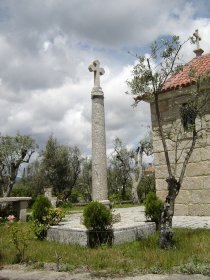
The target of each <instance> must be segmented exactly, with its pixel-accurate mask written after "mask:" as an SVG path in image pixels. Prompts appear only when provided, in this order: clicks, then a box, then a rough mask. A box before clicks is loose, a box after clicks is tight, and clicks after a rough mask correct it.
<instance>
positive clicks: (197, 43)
mask: <svg viewBox="0 0 210 280" xmlns="http://www.w3.org/2000/svg"><path fill="white" fill-rule="evenodd" d="M193 36H194V37H195V39H194V38H193V43H194V44H196V48H197V50H198V49H200V46H199V41H200V40H201V37H200V36H199V34H198V29H196V30H195V32H194V33H193Z"/></svg>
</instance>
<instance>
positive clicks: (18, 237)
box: [11, 222, 31, 263]
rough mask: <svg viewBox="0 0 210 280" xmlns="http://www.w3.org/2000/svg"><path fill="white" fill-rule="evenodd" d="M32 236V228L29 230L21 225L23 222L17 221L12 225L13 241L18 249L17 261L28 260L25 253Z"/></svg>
mask: <svg viewBox="0 0 210 280" xmlns="http://www.w3.org/2000/svg"><path fill="white" fill-rule="evenodd" d="M30 237H31V230H30V228H27V230H26V229H25V228H23V227H21V222H18V223H16V224H15V225H13V226H12V227H11V242H12V243H13V245H14V246H15V249H16V259H15V261H16V262H17V263H20V262H24V261H25V260H26V258H25V253H26V250H27V248H28V245H29V240H30Z"/></svg>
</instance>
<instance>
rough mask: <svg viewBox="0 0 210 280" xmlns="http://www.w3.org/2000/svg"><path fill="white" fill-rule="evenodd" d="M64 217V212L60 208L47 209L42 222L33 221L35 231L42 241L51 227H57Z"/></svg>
mask: <svg viewBox="0 0 210 280" xmlns="http://www.w3.org/2000/svg"><path fill="white" fill-rule="evenodd" d="M63 217H64V212H63V211H62V210H61V209H60V208H46V211H45V214H43V216H42V217H41V219H40V220H38V219H35V220H34V221H33V226H32V228H33V231H34V234H35V235H36V237H37V238H38V239H40V240H42V239H44V238H45V237H46V234H47V230H48V229H49V227H50V226H54V225H57V224H58V223H59V222H60V221H61V220H62V219H63Z"/></svg>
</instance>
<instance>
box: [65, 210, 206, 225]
mask: <svg viewBox="0 0 210 280" xmlns="http://www.w3.org/2000/svg"><path fill="white" fill-rule="evenodd" d="M112 212H113V214H115V215H117V214H120V216H121V221H120V222H116V223H114V225H113V227H114V228H115V229H118V228H124V227H131V226H139V225H141V224H144V223H145V221H146V219H145V215H144V206H136V207H129V208H115V209H113V210H112ZM81 220H82V213H74V214H70V215H68V216H66V219H65V221H64V222H63V226H64V227H65V228H70V227H74V228H78V229H85V226H84V225H82V223H81ZM173 226H174V227H185V228H193V229H195V228H209V229H210V217H209V216H174V217H173Z"/></svg>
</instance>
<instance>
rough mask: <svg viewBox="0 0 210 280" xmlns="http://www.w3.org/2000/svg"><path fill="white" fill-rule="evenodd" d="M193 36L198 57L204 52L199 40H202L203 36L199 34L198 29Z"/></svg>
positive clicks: (192, 39)
mask: <svg viewBox="0 0 210 280" xmlns="http://www.w3.org/2000/svg"><path fill="white" fill-rule="evenodd" d="M193 36H194V37H195V38H194V37H191V41H192V43H193V44H195V45H196V49H195V50H194V51H193V52H194V53H195V54H196V57H198V56H201V55H202V53H203V50H202V49H201V48H200V46H199V41H200V40H201V37H200V36H199V34H198V29H196V30H195V32H194V33H193Z"/></svg>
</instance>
